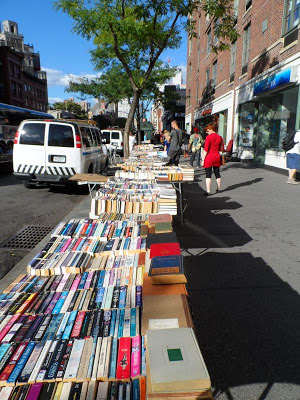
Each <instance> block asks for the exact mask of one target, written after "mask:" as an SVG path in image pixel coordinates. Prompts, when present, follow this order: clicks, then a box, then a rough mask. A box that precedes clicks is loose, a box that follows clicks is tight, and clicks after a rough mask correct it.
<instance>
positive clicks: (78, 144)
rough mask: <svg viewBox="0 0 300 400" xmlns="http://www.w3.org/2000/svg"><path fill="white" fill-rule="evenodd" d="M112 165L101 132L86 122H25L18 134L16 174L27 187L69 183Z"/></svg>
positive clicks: (14, 159) (15, 149) (15, 160)
mask: <svg viewBox="0 0 300 400" xmlns="http://www.w3.org/2000/svg"><path fill="white" fill-rule="evenodd" d="M107 165H108V157H107V148H106V146H105V145H104V144H102V141H101V132H100V129H99V128H97V127H95V126H91V125H89V124H88V123H84V122H73V121H72V122H71V121H64V120H55V119H53V120H51V119H48V120H25V121H23V122H21V124H20V126H19V128H18V131H17V132H16V136H15V141H14V152H13V168H14V175H15V176H16V177H18V178H19V179H22V180H23V181H24V185H25V186H26V187H33V186H35V185H36V184H37V183H52V184H57V183H66V182H67V180H68V179H69V178H70V177H71V176H73V175H74V174H76V173H79V174H80V173H99V172H102V171H105V170H106V169H107Z"/></svg>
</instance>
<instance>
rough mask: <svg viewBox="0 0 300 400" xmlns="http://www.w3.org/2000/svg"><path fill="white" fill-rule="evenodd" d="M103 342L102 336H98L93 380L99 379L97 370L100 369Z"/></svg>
mask: <svg viewBox="0 0 300 400" xmlns="http://www.w3.org/2000/svg"><path fill="white" fill-rule="evenodd" d="M101 343H102V337H98V339H97V345H96V353H95V358H94V365H93V372H92V377H91V379H92V380H96V379H97V371H98V364H99V357H100V350H101Z"/></svg>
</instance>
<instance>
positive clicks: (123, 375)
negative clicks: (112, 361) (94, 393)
mask: <svg viewBox="0 0 300 400" xmlns="http://www.w3.org/2000/svg"><path fill="white" fill-rule="evenodd" d="M130 356H131V339H130V338H123V337H121V338H120V340H119V351H118V360H117V372H116V379H129V378H130Z"/></svg>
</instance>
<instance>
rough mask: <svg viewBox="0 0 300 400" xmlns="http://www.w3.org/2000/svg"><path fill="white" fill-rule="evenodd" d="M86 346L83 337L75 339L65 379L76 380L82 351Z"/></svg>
mask: <svg viewBox="0 0 300 400" xmlns="http://www.w3.org/2000/svg"><path fill="white" fill-rule="evenodd" d="M83 347H84V340H83V339H75V341H74V345H73V348H72V352H71V355H70V359H69V362H68V365H67V368H66V372H65V375H64V380H65V381H66V380H69V379H70V380H71V379H72V380H75V379H76V376H77V372H78V369H79V365H80V360H81V356H82V351H83Z"/></svg>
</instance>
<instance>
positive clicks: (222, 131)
mask: <svg viewBox="0 0 300 400" xmlns="http://www.w3.org/2000/svg"><path fill="white" fill-rule="evenodd" d="M227 115H228V113H227V110H225V111H222V112H220V113H219V128H218V133H219V135H220V136H222V138H223V140H224V143H225V142H226V136H227Z"/></svg>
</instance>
